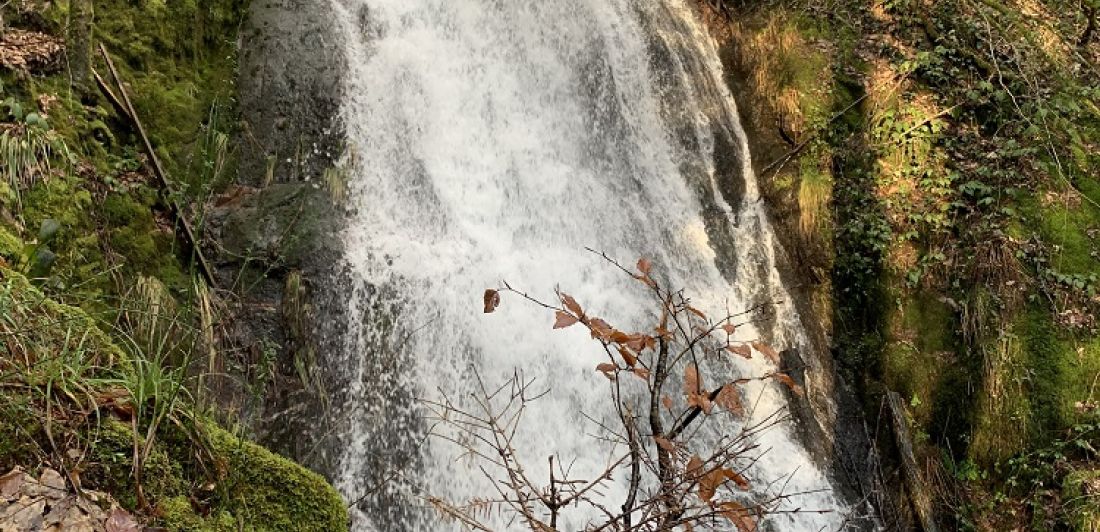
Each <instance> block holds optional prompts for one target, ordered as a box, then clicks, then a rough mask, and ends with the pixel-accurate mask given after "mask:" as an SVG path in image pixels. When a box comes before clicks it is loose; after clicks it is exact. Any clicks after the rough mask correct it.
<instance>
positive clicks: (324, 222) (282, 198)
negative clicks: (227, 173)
mask: <svg viewBox="0 0 1100 532" xmlns="http://www.w3.org/2000/svg"><path fill="white" fill-rule="evenodd" d="M213 218H214V220H212V221H211V223H212V225H216V226H218V230H219V232H220V237H221V238H220V241H221V244H222V246H223V247H224V250H225V251H226V253H227V254H228V255H230V256H231V260H230V261H231V262H234V261H243V260H246V259H257V258H258V259H265V260H271V261H273V262H275V263H276V264H281V265H283V266H286V267H289V268H300V267H302V266H303V265H304V264H306V263H307V262H308V261H309V260H311V259H314V258H315V257H316V255H317V254H318V253H325V252H326V251H330V250H333V249H336V248H337V246H339V242H338V241H337V239H336V238H335V237H334V236H333V233H334V231H333V230H332V227H331V224H332V221H333V220H334V218H335V216H334V210H333V205H332V200H331V198H330V197H329V195H328V192H327V191H325V190H324V189H322V188H320V187H317V186H315V185H314V184H312V183H308V182H297V183H276V184H273V185H270V186H268V187H266V188H263V189H260V190H258V191H256V192H254V193H252V194H250V195H248V196H247V197H245V198H244V199H243V200H242V201H241V202H240V203H239V204H231V205H230V206H228V207H226V210H225V211H223V212H222V213H220V214H218V213H216V214H215V215H214V216H213Z"/></svg>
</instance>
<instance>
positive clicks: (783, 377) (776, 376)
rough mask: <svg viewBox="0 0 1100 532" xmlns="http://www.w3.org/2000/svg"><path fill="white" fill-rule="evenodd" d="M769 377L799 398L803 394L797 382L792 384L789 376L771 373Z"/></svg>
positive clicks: (792, 380)
mask: <svg viewBox="0 0 1100 532" xmlns="http://www.w3.org/2000/svg"><path fill="white" fill-rule="evenodd" d="M771 377H772V378H773V379H775V380H777V381H779V382H782V383H783V384H784V385H786V386H787V388H790V390H791V393H793V394H795V395H797V396H799V397H802V395H803V394H804V393H805V392H804V391H803V390H802V387H801V386H799V385H798V383H797V382H794V379H792V378H791V376H790V375H787V374H786V373H772V374H771Z"/></svg>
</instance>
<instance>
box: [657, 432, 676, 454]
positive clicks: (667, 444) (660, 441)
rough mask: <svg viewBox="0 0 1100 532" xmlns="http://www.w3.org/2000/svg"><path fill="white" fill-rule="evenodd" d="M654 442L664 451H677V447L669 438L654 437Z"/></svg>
mask: <svg viewBox="0 0 1100 532" xmlns="http://www.w3.org/2000/svg"><path fill="white" fill-rule="evenodd" d="M653 441H655V442H657V446H658V447H660V448H662V449H664V450H666V451H668V452H670V453H671V452H675V451H676V446H675V445H673V444H672V442H671V441H669V440H668V438H662V437H660V436H654V437H653Z"/></svg>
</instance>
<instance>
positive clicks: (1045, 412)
mask: <svg viewBox="0 0 1100 532" xmlns="http://www.w3.org/2000/svg"><path fill="white" fill-rule="evenodd" d="M737 5H738V6H739V7H737V8H733V9H732V11H733V12H734V13H733V14H734V16H733V17H729V18H727V19H726V20H725V21H723V22H721V23H720V24H716V25H715V27H716V28H718V29H716V35H717V36H718V37H719V40H720V41H721V42H725V43H733V44H730V45H728V46H725V47H724V48H723V53H724V60H725V62H726V63H727V64H728V65H729V66H731V71H732V78H733V79H731V83H733V84H734V85H735V86H738V85H739V84H740V90H739V93H741V94H742V95H743V97H748V98H751V100H752V101H751V104H749V105H744V104H743V105H742V106H741V107H742V108H743V109H746V108H747V111H746V115H747V116H746V117H745V120H746V121H747V122H749V124H748V125H749V126H750V129H752V130H753V133H751V134H750V137H752V136H758V137H760V138H759V139H757V140H756V141H755V145H754V146H753V148H754V153H753V155H754V157H755V158H757V159H758V161H757V165H756V166H757V169H758V171H759V173H760V179H761V181H762V185H763V188H764V191H765V194H767V195H768V196H769V199H770V200H771V203H772V204H773V206H774V210H775V213H776V215H777V217H778V218H779V220H780V223H781V224H782V225H783V226H784V227H786V231H785V233H786V235H785V236H786V240H787V244H788V245H787V247H788V250H789V251H791V253H793V254H795V255H796V257H798V258H800V259H802V260H796V261H795V263H796V264H798V265H799V268H801V269H802V273H803V274H804V275H805V276H806V277H808V278H810V279H816V280H817V281H818V282H817V283H816V284H815V286H814V287H813V288H812V290H811V291H810V292H811V293H810V294H809V297H810V298H811V299H812V300H813V303H814V308H815V310H816V311H817V312H818V313H819V314H820V315H822V316H824V317H825V319H826V321H827V322H829V323H828V328H829V329H831V331H832V334H833V344H834V352H835V353H836V355H837V359H838V361H839V362H840V369H841V374H842V375H843V376H845V377H846V379H847V380H849V381H850V382H853V383H855V384H856V389H858V390H859V391H860V395H861V399H862V400H863V403H864V406H865V410H866V411H867V412H868V413H869V414H870V415H871V416H872V417H874V416H875V415H877V413H878V412H880V411H881V409H882V397H883V394H884V393H885V392H886V391H887V390H892V391H897V392H899V393H901V394H902V395H903V396H904V397H905V398H906V399H907V402H908V413H909V416H910V423H911V425H912V428H913V429H914V434H915V439H916V440H917V441H916V443H917V451H918V455H919V457H920V463H921V464H922V468H923V469H924V475H923V476H924V477H925V480H926V481H927V483H928V489H930V490H935V491H936V492H937V493H938V494H939V497H938V499H939V503H940V504H941V507H940V508H941V510H943V511H942V512H939V515H940V516H941V519H942V521H943V522H944V525H946V526H948V527H949V528H960V529H974V528H976V529H984V530H1006V529H1018V528H1035V529H1044V530H1045V529H1049V527H1071V528H1076V529H1080V530H1091V529H1092V527H1095V526H1097V525H1098V523H1100V521H1097V516H1098V515H1100V514H1098V513H1097V512H1096V502H1095V498H1096V496H1097V493H1098V492H1097V491H1096V490H1095V487H1093V484H1090V483H1089V482H1084V483H1083V484H1082V483H1081V482H1076V483H1073V482H1071V481H1072V479H1075V478H1076V479H1078V480H1079V479H1080V478H1084V477H1083V475H1084V476H1087V475H1088V474H1089V473H1088V472H1089V471H1092V470H1093V469H1094V468H1095V465H1094V464H1093V460H1094V459H1095V458H1096V456H1095V449H1094V446H1095V445H1097V444H1098V439H1097V434H1096V432H1095V430H1093V429H1092V428H1091V427H1093V425H1094V424H1095V423H1096V420H1097V414H1096V410H1097V401H1098V398H1097V396H1096V393H1097V387H1096V384H1097V382H1098V381H1100V338H1098V336H1097V323H1096V319H1095V316H1096V313H1097V311H1098V310H1100V298H1098V294H1097V290H1098V285H1097V279H1098V277H1097V276H1098V275H1100V180H1098V177H1097V176H1098V175H1100V149H1098V143H1100V67H1098V65H1100V61H1098V59H1100V42H1098V40H1097V38H1096V36H1095V34H1094V31H1095V30H1094V29H1093V28H1094V27H1095V24H1096V6H1095V5H1093V4H1091V3H1089V2H1081V3H1077V2H1060V1H1044V0H1036V1H1026V0H949V1H939V2H929V1H925V0H885V1H877V0H868V1H864V0H842V1H839V2H836V1H833V2H822V1H817V0H792V1H785V0H775V1H766V2H759V3H741V4H737ZM712 14H713V10H712ZM715 20H717V18H715ZM791 69H794V70H796V71H797V72H795V73H791V72H790V70H791ZM738 78H741V79H747V80H751V81H749V82H740V81H739V80H738ZM823 80H828V81H825V82H824V83H823V82H822V81H823ZM1025 477H1026V479H1025ZM1090 482H1091V481H1090ZM1071 484H1073V485H1072V486H1071ZM1082 486H1083V487H1082ZM1063 488H1064V489H1063ZM1072 490H1076V496H1072V495H1070V493H1069V492H1070V491H1072ZM1082 490H1083V491H1082ZM1082 516H1086V517H1082Z"/></svg>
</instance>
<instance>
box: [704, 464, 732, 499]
mask: <svg viewBox="0 0 1100 532" xmlns="http://www.w3.org/2000/svg"><path fill="white" fill-rule="evenodd" d="M725 481H726V477H725V475H723V474H722V472H721V471H720V470H717V469H715V470H713V471H709V472H707V474H705V475H703V477H702V478H700V479H699V498H700V499H703V500H704V501H709V500H711V499H713V498H714V494H715V493H717V492H718V486H721V485H722V483H723V482H725Z"/></svg>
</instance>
